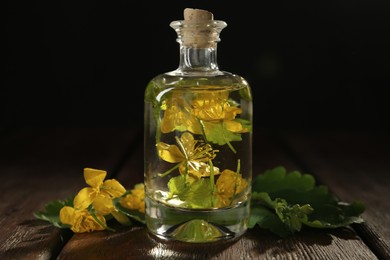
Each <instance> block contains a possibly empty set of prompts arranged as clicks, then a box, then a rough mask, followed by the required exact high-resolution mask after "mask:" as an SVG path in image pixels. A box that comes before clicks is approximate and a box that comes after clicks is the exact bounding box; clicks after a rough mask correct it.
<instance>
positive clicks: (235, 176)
mask: <svg viewBox="0 0 390 260" xmlns="http://www.w3.org/2000/svg"><path fill="white" fill-rule="evenodd" d="M215 185H216V195H217V197H218V206H219V207H226V206H229V205H230V203H231V202H232V200H233V198H234V195H236V194H239V193H240V192H241V191H243V190H244V189H245V188H246V187H247V186H248V182H247V181H246V180H245V179H244V178H242V176H241V174H239V173H236V172H234V171H232V170H228V169H226V170H224V171H222V173H221V175H220V176H219V177H218V180H217V182H216V184H215Z"/></svg>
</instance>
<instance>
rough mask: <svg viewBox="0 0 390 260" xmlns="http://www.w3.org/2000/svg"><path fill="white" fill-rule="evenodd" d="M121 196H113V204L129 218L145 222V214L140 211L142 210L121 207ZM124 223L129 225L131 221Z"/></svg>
mask: <svg viewBox="0 0 390 260" xmlns="http://www.w3.org/2000/svg"><path fill="white" fill-rule="evenodd" d="M120 200H121V198H115V199H114V200H113V204H114V207H115V208H116V209H117V210H118V211H119V212H121V213H123V214H125V215H126V216H128V217H129V218H131V219H134V220H136V221H138V222H140V223H142V224H145V214H144V213H142V212H139V211H138V210H134V209H129V208H126V207H123V206H122V205H121V204H120V202H119V201H120ZM126 225H131V223H128V224H126Z"/></svg>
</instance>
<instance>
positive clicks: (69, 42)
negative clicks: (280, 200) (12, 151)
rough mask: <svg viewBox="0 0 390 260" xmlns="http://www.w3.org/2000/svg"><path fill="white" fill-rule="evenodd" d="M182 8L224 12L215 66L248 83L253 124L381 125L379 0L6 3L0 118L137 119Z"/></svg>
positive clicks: (389, 8) (75, 122) (9, 121)
mask: <svg viewBox="0 0 390 260" xmlns="http://www.w3.org/2000/svg"><path fill="white" fill-rule="evenodd" d="M185 7H192V8H203V9H207V10H209V11H211V12H213V13H214V18H215V19H218V20H224V21H225V22H227V24H228V26H227V27H226V28H225V29H224V30H223V31H222V33H221V42H220V43H219V44H218V64H219V67H220V69H221V70H225V71H230V72H233V73H236V74H239V75H241V76H243V77H244V78H246V79H247V81H248V82H249V84H250V85H251V87H252V92H253V98H254V119H255V124H256V125H257V126H259V127H265V128H271V129H273V128H279V129H289V128H297V129H312V128H321V129H325V128H326V129H375V130H386V125H387V124H388V122H387V121H388V120H389V112H388V111H390V105H389V98H390V91H389V87H390V76H389V75H390V74H389V68H390V40H389V37H388V36H389V32H390V26H389V24H390V23H389V18H390V1H388V0H373V1H368V0H367V1H362V0H356V1H344V0H337V1H336V0H330V1H229V2H228V1H220V0H219V1H183V0H181V1H156V2H151V1H130V0H127V1H46V2H44V1H39V2H35V1H33V2H29V3H22V2H20V1H9V2H8V16H7V18H6V31H5V33H6V39H5V45H6V46H5V49H4V50H5V54H6V55H5V57H6V58H5V60H6V68H5V75H4V76H3V84H2V87H1V91H0V108H1V111H0V120H1V121H0V124H1V125H2V126H36V125H37V126H129V125H137V126H140V127H142V121H143V93H144V90H145V87H146V85H147V83H148V81H149V80H150V79H151V78H152V77H154V76H156V75H157V74H160V73H164V72H167V71H170V70H173V69H176V68H177V66H178V62H179V45H178V43H177V42H176V33H175V32H174V30H173V29H172V28H170V27H169V23H170V22H171V21H173V20H180V19H182V18H183V14H182V13H183V9H184V8H185ZM387 129H388V128H387Z"/></svg>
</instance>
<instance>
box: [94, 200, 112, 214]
mask: <svg viewBox="0 0 390 260" xmlns="http://www.w3.org/2000/svg"><path fill="white" fill-rule="evenodd" d="M93 207H94V209H95V210H96V211H97V212H99V214H102V215H103V216H105V215H108V214H110V213H111V212H113V211H114V210H115V208H114V204H113V203H112V199H111V198H110V197H106V196H97V197H96V198H95V200H94V201H93Z"/></svg>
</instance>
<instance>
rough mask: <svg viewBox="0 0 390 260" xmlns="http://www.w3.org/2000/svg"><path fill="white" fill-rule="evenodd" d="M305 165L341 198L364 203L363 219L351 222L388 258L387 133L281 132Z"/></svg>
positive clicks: (389, 155)
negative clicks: (361, 222) (363, 222)
mask: <svg viewBox="0 0 390 260" xmlns="http://www.w3.org/2000/svg"><path fill="white" fill-rule="evenodd" d="M285 140H286V143H287V145H288V146H289V147H290V148H289V149H290V150H291V151H292V152H293V153H295V154H297V156H298V157H297V159H298V160H299V161H300V162H301V163H302V164H303V165H304V167H305V169H307V170H308V171H310V172H313V173H315V174H317V175H318V176H320V178H321V182H323V183H325V184H327V185H328V186H329V187H331V190H332V192H333V193H334V194H336V195H337V196H338V197H339V198H341V199H342V200H343V201H347V202H348V201H355V200H359V201H362V202H364V203H365V205H366V211H365V212H364V213H363V218H364V219H365V221H366V223H365V224H363V225H354V228H355V229H356V230H357V232H358V233H359V234H360V235H361V236H362V238H363V239H364V241H365V242H366V243H367V244H368V245H369V246H370V247H371V249H372V250H373V251H374V252H375V253H376V254H377V255H378V256H379V257H380V258H381V259H390V225H389V222H390V201H389V199H388V198H390V189H389V187H390V178H389V173H390V136H389V135H388V133H381V132H342V133H341V132H334V133H330V132H326V133H324V132H310V133H305V134H302V133H290V134H285Z"/></svg>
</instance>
